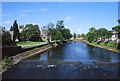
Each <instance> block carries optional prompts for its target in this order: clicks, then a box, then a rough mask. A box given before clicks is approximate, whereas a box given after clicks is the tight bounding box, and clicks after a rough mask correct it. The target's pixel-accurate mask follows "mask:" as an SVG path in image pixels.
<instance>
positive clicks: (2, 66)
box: [0, 43, 57, 74]
mask: <svg viewBox="0 0 120 81" xmlns="http://www.w3.org/2000/svg"><path fill="white" fill-rule="evenodd" d="M53 46H57V44H56V43H53V44H52V45H44V46H42V47H39V48H38V47H37V48H35V49H32V50H28V51H26V52H24V53H19V54H17V55H15V56H12V58H11V59H6V61H2V62H0V74H2V73H3V72H5V71H6V70H7V69H8V68H11V66H13V65H14V64H17V63H19V62H20V61H22V60H24V59H26V58H29V57H32V56H34V55H37V54H40V53H42V52H44V51H46V50H48V49H50V48H52V47H53Z"/></svg>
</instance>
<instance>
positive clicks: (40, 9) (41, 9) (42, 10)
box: [40, 9, 48, 11]
mask: <svg viewBox="0 0 120 81" xmlns="http://www.w3.org/2000/svg"><path fill="white" fill-rule="evenodd" d="M47 10H48V9H40V11H47Z"/></svg>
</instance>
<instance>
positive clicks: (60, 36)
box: [51, 30, 64, 40]
mask: <svg viewBox="0 0 120 81" xmlns="http://www.w3.org/2000/svg"><path fill="white" fill-rule="evenodd" d="M51 39H52V40H64V38H63V35H62V33H61V32H60V31H58V30H56V32H55V35H53V36H52V38H51Z"/></svg>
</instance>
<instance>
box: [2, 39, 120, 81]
mask: <svg viewBox="0 0 120 81" xmlns="http://www.w3.org/2000/svg"><path fill="white" fill-rule="evenodd" d="M119 57H120V54H118V53H116V52H113V51H109V50H106V49H103V48H99V47H95V46H91V45H88V44H87V43H82V42H79V41H76V42H71V43H65V44H61V45H58V46H57V47H53V48H51V49H49V50H47V51H45V52H43V53H41V54H38V55H36V56H33V57H31V58H28V59H25V60H23V61H21V62H20V63H18V64H17V65H15V66H13V67H12V68H10V69H8V70H7V71H6V72H5V73H3V79H118V77H119V76H118V74H119V72H118V70H119V67H118V65H96V64H95V63H94V61H97V62H110V63H112V62H118V61H119V59H118V58H119Z"/></svg>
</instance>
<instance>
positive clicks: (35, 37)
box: [21, 24, 40, 41]
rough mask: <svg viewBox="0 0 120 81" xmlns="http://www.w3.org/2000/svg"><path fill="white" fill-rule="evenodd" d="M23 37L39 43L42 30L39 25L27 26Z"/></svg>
mask: <svg viewBox="0 0 120 81" xmlns="http://www.w3.org/2000/svg"><path fill="white" fill-rule="evenodd" d="M21 35H22V36H26V38H27V40H28V41H29V40H30V41H39V36H40V30H39V26H38V25H33V24H27V25H25V28H24V29H23V31H22V34H21Z"/></svg>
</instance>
